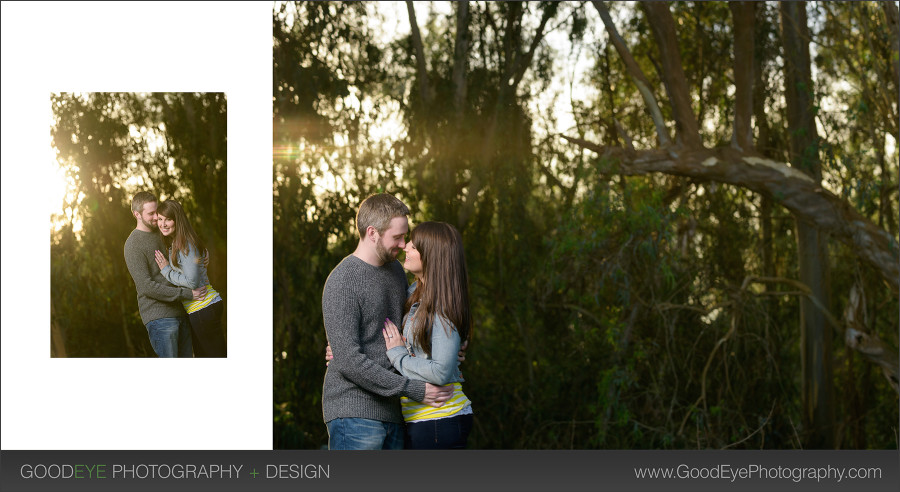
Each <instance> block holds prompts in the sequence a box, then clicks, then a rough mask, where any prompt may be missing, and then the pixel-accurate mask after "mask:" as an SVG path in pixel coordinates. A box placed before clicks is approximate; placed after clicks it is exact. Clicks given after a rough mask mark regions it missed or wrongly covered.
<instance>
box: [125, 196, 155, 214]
mask: <svg viewBox="0 0 900 492" xmlns="http://www.w3.org/2000/svg"><path fill="white" fill-rule="evenodd" d="M155 201H156V195H154V194H153V193H150V192H149V191H141V192H139V193H138V194H136V195H134V198H132V199H131V211H132V212H137V213H138V214H142V213H144V204H146V203H153V202H155Z"/></svg>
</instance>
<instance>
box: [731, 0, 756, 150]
mask: <svg viewBox="0 0 900 492" xmlns="http://www.w3.org/2000/svg"><path fill="white" fill-rule="evenodd" d="M728 6H729V7H731V18H732V21H733V24H734V130H733V133H732V134H731V145H732V146H734V147H736V148H738V149H741V150H750V149H751V148H753V128H752V127H751V126H750V120H751V117H752V116H753V82H754V80H755V78H754V77H753V70H754V68H755V66H756V63H755V62H754V56H753V55H754V51H755V46H754V40H753V34H754V33H753V31H754V28H755V24H756V4H755V3H753V2H729V3H728Z"/></svg>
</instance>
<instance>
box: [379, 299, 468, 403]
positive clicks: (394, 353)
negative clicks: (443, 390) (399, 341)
mask: <svg viewBox="0 0 900 492" xmlns="http://www.w3.org/2000/svg"><path fill="white" fill-rule="evenodd" d="M460 343H461V342H460V339H459V332H458V331H456V328H455V327H454V326H453V324H452V323H450V321H449V320H447V319H446V318H444V317H443V316H435V317H434V326H433V327H432V330H431V358H430V359H426V358H425V357H413V356H411V355H409V353H408V352H407V351H406V349H405V348H403V347H394V348H393V349H391V350H389V351H388V358H389V359H390V360H391V364H393V365H394V367H395V368H396V369H397V370H398V371H400V374H403V375H404V376H406V377H408V378H410V379H419V380H422V381H426V382H429V383H431V384H436V385H439V386H442V385H445V384H447V383H449V382H451V381H452V380H453V377H454V376H455V375H456V369H457V367H458V366H459V360H458V357H457V354H458V353H459V345H460Z"/></svg>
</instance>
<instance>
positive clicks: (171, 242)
mask: <svg viewBox="0 0 900 492" xmlns="http://www.w3.org/2000/svg"><path fill="white" fill-rule="evenodd" d="M156 216H157V225H158V226H159V232H160V233H161V234H162V236H163V242H164V243H165V245H166V248H167V251H168V258H167V257H166V255H164V254H163V253H162V252H161V251H157V252H156V263H157V265H159V269H160V271H161V272H162V274H163V276H164V277H166V280H168V281H169V282H171V283H172V284H174V285H178V286H181V287H187V288H189V289H199V288H201V287H206V297H204V298H203V299H201V300H190V301H182V302H183V303H184V310H185V311H187V313H188V318H189V319H190V321H191V343H192V344H193V346H194V357H225V356H226V355H227V354H226V345H225V335H224V332H223V330H222V315H223V313H224V311H225V302H224V301H223V300H222V296H221V295H219V293H218V292H216V290H215V289H213V287H212V285H210V284H209V277H208V276H207V273H206V265H207V263H208V251H207V250H206V246H205V245H204V243H203V241H202V240H201V239H200V237H199V236H197V233H196V232H194V228H193V227H191V223H190V222H188V220H187V216H186V215H185V213H184V209H183V208H182V207H181V204H179V203H178V202H176V201H175V200H166V201H164V202H162V203H161V204H160V205H159V207H158V208H157V209H156Z"/></svg>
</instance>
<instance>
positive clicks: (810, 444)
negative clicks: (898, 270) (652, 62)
mask: <svg viewBox="0 0 900 492" xmlns="http://www.w3.org/2000/svg"><path fill="white" fill-rule="evenodd" d="M781 40H782V43H783V45H784V57H785V63H784V72H785V73H784V77H785V100H786V102H787V117H788V129H789V132H788V133H789V134H790V155H791V158H790V159H791V162H792V163H793V165H794V167H795V168H798V169H800V170H801V171H802V172H804V173H806V174H807V175H809V176H810V177H812V178H813V180H814V181H815V182H816V183H820V182H821V180H822V164H821V161H820V160H819V135H818V131H817V129H816V122H815V109H814V104H815V101H814V99H813V85H812V74H811V72H810V58H809V29H808V28H807V19H806V3H805V2H781ZM827 240H828V239H827V236H826V235H825V234H824V231H820V230H819V229H817V228H816V227H815V226H814V225H813V224H810V223H808V222H806V221H802V220H798V221H797V257H798V259H799V262H800V265H799V266H800V281H801V282H802V283H804V284H806V285H808V286H809V288H810V289H812V292H813V295H814V296H815V297H816V298H818V299H819V300H820V301H822V303H824V304H825V306H829V305H830V302H829V292H828V290H829V289H828V255H827V254H826V248H827V245H828V243H827ZM800 344H801V352H800V353H801V364H802V384H803V390H802V391H803V394H802V400H803V417H804V430H805V431H806V439H805V440H806V447H807V448H833V447H834V389H833V384H834V380H833V370H832V360H831V359H832V354H831V331H830V330H829V329H828V328H827V326H826V323H825V318H824V316H823V315H822V313H821V312H820V311H819V310H818V309H816V308H815V307H814V306H813V305H812V303H811V302H809V301H808V300H807V299H803V300H801V302H800Z"/></svg>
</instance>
